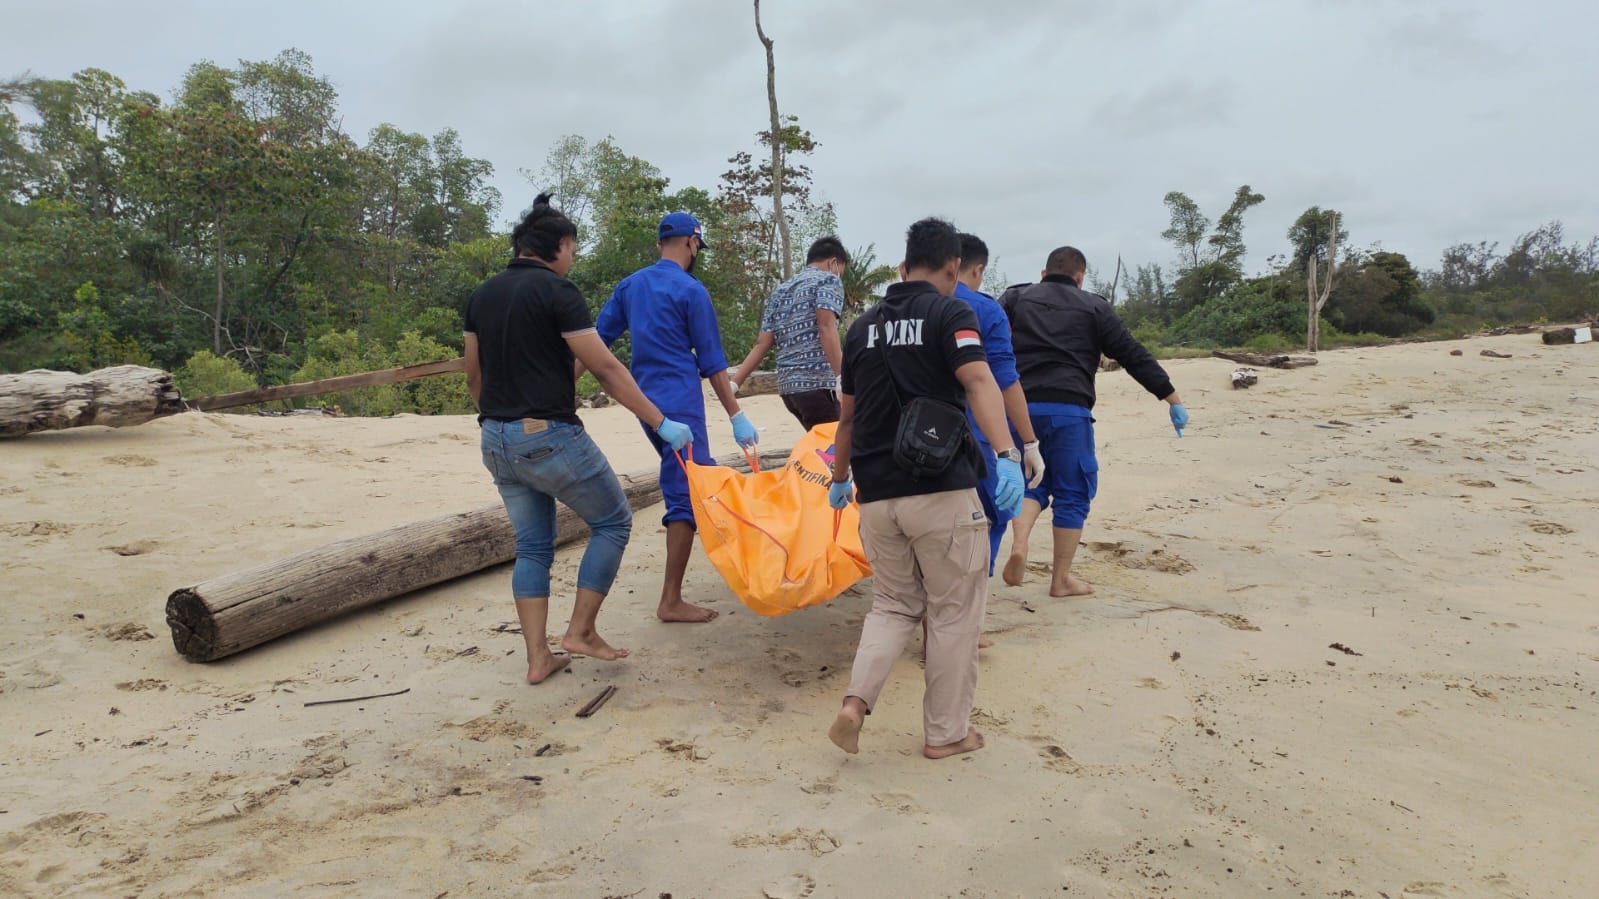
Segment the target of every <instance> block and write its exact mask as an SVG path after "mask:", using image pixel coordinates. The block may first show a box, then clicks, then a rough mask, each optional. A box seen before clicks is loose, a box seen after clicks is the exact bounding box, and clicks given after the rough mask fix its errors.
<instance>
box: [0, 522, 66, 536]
mask: <svg viewBox="0 0 1599 899" xmlns="http://www.w3.org/2000/svg"><path fill="white" fill-rule="evenodd" d="M70 533H72V525H70V524H65V523H63V522H59V521H17V522H12V523H9V524H0V536H4V537H55V536H57V535H60V534H70Z"/></svg>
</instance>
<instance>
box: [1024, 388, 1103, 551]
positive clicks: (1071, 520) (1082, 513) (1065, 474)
mask: <svg viewBox="0 0 1599 899" xmlns="http://www.w3.org/2000/svg"><path fill="white" fill-rule="evenodd" d="M1031 418H1032V420H1033V432H1034V433H1035V434H1037V435H1038V449H1039V451H1040V452H1041V453H1043V454H1044V480H1043V481H1042V482H1041V483H1040V484H1039V485H1038V486H1037V487H1030V488H1028V490H1027V498H1028V499H1030V500H1032V501H1033V502H1035V503H1038V505H1039V506H1040V507H1041V508H1044V509H1048V508H1050V506H1051V505H1053V506H1054V508H1055V527H1058V528H1070V529H1081V528H1082V526H1083V523H1084V522H1085V521H1087V520H1088V507H1089V504H1090V503H1091V502H1092V501H1093V499H1094V494H1096V493H1098V492H1099V460H1098V459H1097V458H1095V457H1094V420H1093V419H1092V418H1090V417H1087V416H1080V415H1039V414H1036V413H1035V414H1034V415H1032V416H1031Z"/></svg>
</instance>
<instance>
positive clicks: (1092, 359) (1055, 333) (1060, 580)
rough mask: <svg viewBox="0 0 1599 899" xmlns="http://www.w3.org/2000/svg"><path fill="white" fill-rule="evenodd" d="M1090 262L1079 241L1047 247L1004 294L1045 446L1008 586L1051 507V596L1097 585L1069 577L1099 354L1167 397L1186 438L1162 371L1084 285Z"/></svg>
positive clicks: (1087, 491)
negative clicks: (1038, 264)
mask: <svg viewBox="0 0 1599 899" xmlns="http://www.w3.org/2000/svg"><path fill="white" fill-rule="evenodd" d="M1087 271H1088V260H1087V259H1085V258H1084V257H1083V254H1082V251H1080V250H1078V249H1077V248H1075V247H1060V248H1059V249H1056V250H1055V251H1053V252H1051V253H1050V254H1049V259H1048V261H1047V262H1045V264H1044V271H1043V275H1042V279H1041V280H1040V281H1039V283H1037V284H1020V285H1017V286H1015V287H1011V288H1009V289H1008V290H1006V291H1005V293H1004V294H1003V295H1001V296H1000V298H999V304H1000V306H1001V307H1003V308H1004V309H1005V314H1006V315H1007V316H1009V317H1010V322H1011V337H1012V341H1013V343H1014V346H1015V352H1016V369H1017V372H1018V373H1019V374H1020V375H1021V379H1022V389H1023V390H1024V391H1025V392H1026V393H1027V411H1028V414H1029V416H1030V417H1031V418H1032V420H1033V431H1034V433H1036V434H1037V435H1038V440H1039V443H1040V447H1041V449H1042V450H1043V453H1044V482H1043V483H1042V484H1039V485H1038V486H1037V487H1034V488H1029V489H1028V491H1027V499H1026V500H1025V501H1024V502H1023V503H1022V513H1021V515H1020V516H1018V517H1017V519H1016V523H1015V525H1014V530H1013V532H1012V535H1011V554H1010V559H1008V560H1007V561H1006V563H1005V569H1004V578H1005V583H1007V584H1010V585H1011V586H1017V585H1019V584H1021V582H1022V576H1023V574H1024V573H1025V572H1026V570H1027V542H1028V538H1029V537H1030V536H1031V535H1032V531H1033V524H1034V523H1035V522H1036V521H1037V520H1038V516H1039V514H1040V513H1041V512H1043V511H1044V509H1046V508H1048V507H1049V506H1051V505H1053V506H1054V508H1055V512H1054V525H1055V528H1054V537H1055V558H1054V566H1053V568H1052V573H1051V577H1050V583H1049V595H1050V596H1085V595H1087V594H1089V593H1092V592H1094V588H1093V587H1092V586H1091V585H1089V584H1088V583H1087V582H1086V581H1083V580H1081V579H1079V578H1075V577H1072V574H1071V569H1072V559H1073V558H1075V557H1076V555H1077V544H1078V542H1079V541H1081V539H1082V536H1083V523H1084V522H1085V521H1086V520H1087V518H1088V507H1089V504H1090V502H1091V501H1092V500H1093V498H1094V494H1095V493H1096V492H1097V491H1098V489H1099V461H1098V460H1097V459H1096V458H1095V457H1094V417H1093V413H1092V410H1093V408H1094V375H1095V374H1096V373H1097V372H1098V371H1099V358H1100V356H1101V355H1105V356H1109V357H1110V358H1112V359H1114V360H1116V361H1117V362H1119V363H1121V366H1122V368H1124V369H1126V370H1127V373H1128V374H1130V375H1132V376H1133V379H1134V380H1136V381H1137V382H1138V383H1139V384H1141V385H1143V387H1144V389H1145V390H1148V391H1149V392H1150V393H1151V394H1153V395H1154V396H1155V397H1156V398H1157V399H1160V400H1164V401H1165V402H1166V403H1168V404H1170V407H1171V409H1170V411H1171V423H1172V426H1173V427H1174V428H1176V430H1177V436H1178V437H1181V436H1183V428H1184V427H1185V426H1186V425H1187V424H1188V411H1187V410H1186V409H1184V408H1183V402H1182V400H1181V399H1179V398H1178V396H1177V391H1176V390H1175V389H1173V388H1172V383H1171V379H1170V378H1168V377H1167V376H1166V370H1165V369H1163V368H1161V367H1160V363H1159V362H1156V361H1155V357H1154V356H1153V355H1151V354H1150V352H1149V350H1147V349H1145V348H1144V345H1143V344H1141V343H1139V342H1138V341H1137V340H1136V339H1134V338H1133V335H1131V334H1129V333H1128V332H1127V326H1126V325H1124V324H1122V320H1121V318H1120V317H1118V316H1117V315H1116V312H1115V310H1113V309H1112V308H1111V305H1110V302H1109V301H1107V300H1106V299H1105V298H1104V297H1102V296H1100V295H1098V294H1095V293H1089V292H1088V291H1086V290H1083V289H1082V285H1083V276H1084V274H1085V273H1086V272H1087Z"/></svg>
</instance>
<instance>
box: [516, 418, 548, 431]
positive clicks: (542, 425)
mask: <svg viewBox="0 0 1599 899" xmlns="http://www.w3.org/2000/svg"><path fill="white" fill-rule="evenodd" d="M549 429H550V423H549V422H547V421H545V420H544V419H542V418H524V419H522V433H523V434H541V433H543V432H545V431H547V430H549Z"/></svg>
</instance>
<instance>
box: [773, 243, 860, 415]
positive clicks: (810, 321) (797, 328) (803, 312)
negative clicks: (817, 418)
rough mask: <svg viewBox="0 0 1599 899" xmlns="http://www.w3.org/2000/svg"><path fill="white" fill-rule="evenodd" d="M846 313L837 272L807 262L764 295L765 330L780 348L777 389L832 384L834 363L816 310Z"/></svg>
mask: <svg viewBox="0 0 1599 899" xmlns="http://www.w3.org/2000/svg"><path fill="white" fill-rule="evenodd" d="M818 309H826V310H828V311H829V312H832V313H833V314H834V315H835V316H840V317H841V316H843V314H844V282H843V281H840V280H839V278H838V276H837V275H833V274H829V273H828V272H824V271H822V270H821V269H819V268H815V267H812V266H806V267H805V268H804V269H801V270H800V272H799V273H798V274H796V275H795V276H794V277H792V278H789V279H788V280H787V281H784V282H783V283H782V284H780V285H778V287H777V289H776V290H774V291H772V296H771V298H770V299H768V300H767V301H766V311H765V313H764V314H763V315H762V316H761V330H762V331H764V332H768V333H770V334H771V335H772V341H773V344H774V345H775V346H776V348H777V390H778V393H803V392H805V391H807V390H832V389H834V387H835V383H836V382H835V380H834V372H833V366H832V365H831V364H829V363H828V361H827V354H826V353H824V352H823V351H822V340H821V332H820V331H819V330H818V329H817V326H816V310H818Z"/></svg>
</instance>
